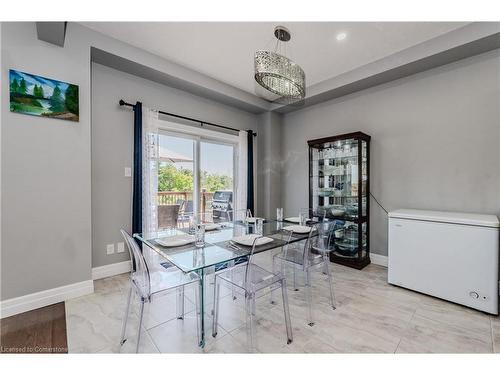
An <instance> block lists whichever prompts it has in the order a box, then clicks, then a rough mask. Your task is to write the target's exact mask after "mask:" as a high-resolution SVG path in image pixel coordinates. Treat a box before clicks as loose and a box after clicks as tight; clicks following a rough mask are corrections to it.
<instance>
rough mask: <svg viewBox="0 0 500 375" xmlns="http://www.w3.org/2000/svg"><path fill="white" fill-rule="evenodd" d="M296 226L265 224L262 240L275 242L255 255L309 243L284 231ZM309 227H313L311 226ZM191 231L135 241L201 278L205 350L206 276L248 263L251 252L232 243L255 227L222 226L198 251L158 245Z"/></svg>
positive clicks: (146, 236)
mask: <svg viewBox="0 0 500 375" xmlns="http://www.w3.org/2000/svg"><path fill="white" fill-rule="evenodd" d="M289 225H293V223H287V222H286V221H284V222H280V221H275V220H266V221H264V224H263V236H265V237H269V238H272V239H273V241H272V242H268V243H266V244H263V245H260V246H257V247H256V248H255V254H257V253H260V252H263V251H269V250H272V249H275V248H280V247H282V246H284V245H285V244H286V243H287V240H288V238H289V237H290V243H292V242H298V241H302V240H304V239H306V238H307V237H308V234H298V233H293V234H292V235H291V236H290V232H288V231H287V230H284V229H283V228H285V227H286V226H289ZM309 225H310V224H309ZM187 231H188V228H173V229H169V230H166V231H160V232H153V233H148V234H143V233H136V234H134V237H135V238H136V239H138V240H139V241H140V242H142V243H143V244H144V245H146V246H148V247H149V248H151V249H152V250H154V251H155V252H157V253H158V254H160V255H161V256H162V257H163V258H165V259H166V260H167V261H168V262H170V263H171V264H173V265H174V266H176V267H177V268H179V269H180V270H181V271H183V272H185V273H189V272H196V273H197V274H198V276H199V277H200V292H199V293H198V295H199V299H200V301H199V306H200V309H201V311H200V314H201V318H200V325H201V327H200V341H199V346H200V347H202V348H203V347H204V346H205V333H206V332H205V330H206V328H205V327H206V326H207V325H206V324H205V299H206V297H205V293H206V289H207V284H208V283H207V282H206V276H207V275H210V274H213V273H214V272H217V271H219V270H222V269H225V268H227V267H231V266H233V265H235V264H238V263H241V262H245V261H246V259H247V257H248V255H249V254H250V252H251V250H252V248H251V246H244V245H239V244H234V243H233V242H232V241H231V240H232V239H233V238H234V237H237V236H241V235H244V234H249V233H253V232H254V224H250V223H243V222H234V223H220V224H219V226H218V228H217V229H215V230H212V231H207V232H206V233H205V245H204V246H203V247H196V246H194V244H193V243H191V244H188V245H184V246H178V247H165V246H163V245H161V244H160V243H159V242H158V241H159V240H160V242H161V239H164V238H166V237H169V236H174V235H179V234H186V233H187Z"/></svg>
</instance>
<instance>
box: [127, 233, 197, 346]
mask: <svg viewBox="0 0 500 375" xmlns="http://www.w3.org/2000/svg"><path fill="white" fill-rule="evenodd" d="M121 233H122V236H123V238H124V239H125V242H126V243H127V247H128V250H129V253H130V259H132V260H133V264H134V265H135V267H134V270H132V272H131V273H130V288H129V293H128V298H127V305H126V307H125V316H124V318H123V325H122V332H121V339H120V345H123V344H124V343H125V341H127V339H126V338H125V331H126V328H127V320H128V316H129V312H130V302H131V297H132V290H133V291H134V292H135V293H136V294H137V296H138V297H139V300H140V303H141V306H140V310H139V328H138V332H137V344H136V348H135V351H136V353H137V352H138V350H139V342H140V338H141V327H142V319H143V315H144V304H145V303H146V302H151V300H152V299H153V298H154V297H158V296H161V295H164V294H165V293H167V292H168V291H170V290H172V289H176V290H177V291H178V292H179V294H178V296H181V295H182V299H181V300H179V299H178V301H177V303H178V304H179V303H181V304H182V305H184V298H183V297H184V287H185V286H187V285H191V284H192V285H193V286H194V288H195V294H196V297H195V301H196V314H197V320H196V324H197V326H198V329H197V332H198V341H199V335H200V333H199V328H200V323H199V319H200V316H199V311H200V310H199V306H198V293H199V289H198V288H199V281H200V280H199V277H198V275H197V274H196V273H194V272H192V273H187V274H186V273H184V272H182V271H180V270H179V269H177V268H175V266H172V267H168V268H165V267H163V266H160V265H151V264H150V265H148V262H147V261H146V257H144V255H143V252H142V251H141V249H140V248H139V245H138V244H137V242H136V241H135V240H134V238H132V236H130V234H128V233H127V232H126V231H125V230H123V229H122V230H121ZM181 291H182V294H181ZM183 311H184V309H183V308H182V314H183Z"/></svg>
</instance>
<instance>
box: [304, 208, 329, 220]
mask: <svg viewBox="0 0 500 375" xmlns="http://www.w3.org/2000/svg"><path fill="white" fill-rule="evenodd" d="M301 215H304V216H305V217H306V218H307V220H308V221H309V222H310V221H313V222H322V221H323V220H324V219H325V215H326V211H325V210H322V209H321V210H320V209H317V210H314V209H311V208H301V209H300V210H299V217H300V216H301Z"/></svg>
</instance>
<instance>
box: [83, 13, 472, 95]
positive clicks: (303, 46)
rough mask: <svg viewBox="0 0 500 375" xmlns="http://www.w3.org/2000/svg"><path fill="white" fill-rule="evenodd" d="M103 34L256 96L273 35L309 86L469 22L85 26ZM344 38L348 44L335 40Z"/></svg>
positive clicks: (97, 23)
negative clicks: (283, 40) (260, 60)
mask: <svg viewBox="0 0 500 375" xmlns="http://www.w3.org/2000/svg"><path fill="white" fill-rule="evenodd" d="M83 24H84V25H85V26H87V27H90V28H92V29H94V30H96V31H99V32H101V33H103V34H106V35H108V36H111V37H113V38H116V39H118V40H121V41H123V42H127V43H129V44H131V45H133V46H136V47H138V48H141V49H144V50H146V51H148V52H151V53H154V54H155V55H158V56H161V57H163V58H165V59H167V60H170V61H173V62H176V63H178V64H180V65H183V66H185V67H188V68H191V69H193V70H196V71H198V72H200V73H203V74H205V75H207V76H210V77H212V78H215V79H217V80H219V81H222V82H225V83H227V84H230V85H232V86H235V87H237V88H240V89H242V90H244V91H247V92H249V93H251V94H254V93H255V83H254V79H253V54H254V52H255V50H257V49H274V46H275V40H276V39H275V38H274V36H273V30H274V27H275V26H276V25H278V24H279V25H284V26H286V27H287V28H288V29H289V30H290V31H291V33H292V39H291V41H290V42H288V43H287V56H288V57H291V58H292V59H293V60H294V61H295V62H296V63H298V64H300V65H301V66H302V68H303V69H304V71H305V73H306V82H307V86H311V85H314V84H316V83H318V82H321V81H324V80H326V79H329V78H332V77H335V76H337V75H339V74H342V73H344V72H347V71H350V70H352V69H354V68H357V67H359V66H362V65H365V64H368V63H370V62H373V61H375V60H378V59H381V58H383V57H386V56H388V55H391V54H393V53H396V52H398V51H401V50H403V49H405V48H408V47H411V46H413V45H415V44H418V43H421V42H424V41H426V40H429V39H432V38H434V37H436V36H438V35H441V34H444V33H447V32H449V31H451V30H454V29H457V28H459V27H462V26H464V25H466V24H467V23H465V22H275V23H269V22H86V23H83ZM339 33H345V34H346V37H345V39H344V40H341V41H338V40H337V38H336V37H337V35H338V34H339Z"/></svg>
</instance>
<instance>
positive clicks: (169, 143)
mask: <svg viewBox="0 0 500 375" xmlns="http://www.w3.org/2000/svg"><path fill="white" fill-rule="evenodd" d="M193 145H194V141H193V140H191V139H186V138H177V137H171V136H165V135H160V147H163V148H165V149H169V150H172V151H174V152H176V153H178V154H180V155H182V156H186V157H188V158H190V159H193ZM200 161H201V170H202V171H203V170H204V171H207V172H208V173H217V174H225V175H229V176H232V175H233V148H232V146H227V145H221V144H214V143H208V142H203V141H202V142H201V144H200ZM175 166H176V167H182V168H190V169H191V168H193V163H175Z"/></svg>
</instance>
